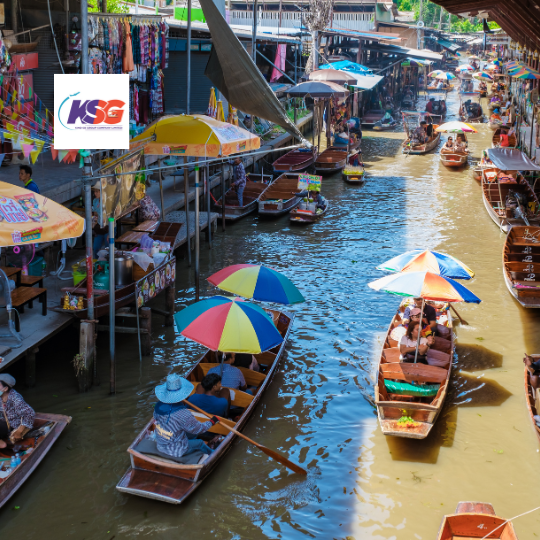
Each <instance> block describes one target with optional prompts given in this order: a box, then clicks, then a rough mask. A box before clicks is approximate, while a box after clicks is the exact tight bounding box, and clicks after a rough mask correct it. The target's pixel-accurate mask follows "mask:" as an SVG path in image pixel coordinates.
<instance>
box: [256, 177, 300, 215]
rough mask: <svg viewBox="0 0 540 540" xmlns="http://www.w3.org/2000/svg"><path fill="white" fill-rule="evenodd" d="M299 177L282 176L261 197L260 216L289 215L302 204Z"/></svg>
mask: <svg viewBox="0 0 540 540" xmlns="http://www.w3.org/2000/svg"><path fill="white" fill-rule="evenodd" d="M298 191H299V190H298V175H297V174H282V175H281V176H279V177H278V178H276V180H274V182H273V184H271V185H270V187H269V188H268V189H267V190H266V191H265V192H264V193H263V194H262V195H261V196H260V197H259V216H262V217H278V216H282V215H284V214H288V213H289V212H290V211H291V210H292V209H293V208H296V207H297V206H298V205H299V204H300V200H301V199H300V197H297V196H296V195H293V193H298Z"/></svg>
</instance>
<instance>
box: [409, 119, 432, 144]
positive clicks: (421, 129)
mask: <svg viewBox="0 0 540 540" xmlns="http://www.w3.org/2000/svg"><path fill="white" fill-rule="evenodd" d="M426 127H427V122H426V121H425V120H422V122H420V125H419V126H418V127H417V128H416V129H415V130H414V131H413V133H412V135H411V143H413V144H426V143H427V141H428V136H427V133H426Z"/></svg>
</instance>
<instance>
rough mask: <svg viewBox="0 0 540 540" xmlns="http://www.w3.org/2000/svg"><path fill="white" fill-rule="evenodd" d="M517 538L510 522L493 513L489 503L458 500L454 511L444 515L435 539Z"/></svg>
mask: <svg viewBox="0 0 540 540" xmlns="http://www.w3.org/2000/svg"><path fill="white" fill-rule="evenodd" d="M481 538H489V539H490V540H497V539H498V540H517V535H516V531H515V530H514V526H513V525H512V523H511V522H507V520H506V519H504V518H501V517H499V516H497V515H496V514H495V510H494V509H493V506H492V505H491V504H489V503H480V502H460V503H459V504H458V505H457V508H456V513H455V514H451V515H448V516H444V518H443V520H442V523H441V527H440V529H439V534H438V535H437V540H474V539H481Z"/></svg>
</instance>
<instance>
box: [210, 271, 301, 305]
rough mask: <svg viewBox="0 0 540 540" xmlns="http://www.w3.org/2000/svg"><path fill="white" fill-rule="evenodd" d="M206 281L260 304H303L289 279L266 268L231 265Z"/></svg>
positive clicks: (298, 292)
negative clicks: (257, 301)
mask: <svg viewBox="0 0 540 540" xmlns="http://www.w3.org/2000/svg"><path fill="white" fill-rule="evenodd" d="M208 281H209V282H210V283H211V284H212V285H214V286H215V287H218V288H220V289H222V290H224V291H228V292H230V293H233V294H237V295H238V296H243V297H244V298H253V299H254V300H259V301H261V302H277V303H278V304H296V303H298V302H305V299H304V297H303V296H302V295H301V294H300V291H299V290H298V289H297V288H296V286H295V285H294V284H293V282H292V281H291V280H290V279H288V278H286V277H285V276H284V275H283V274H280V273H279V272H276V271H275V270H272V269H271V268H267V267H266V266H259V265H255V264H233V265H232V266H227V268H224V269H223V270H220V271H219V272H216V273H215V274H212V275H211V276H210V277H209V278H208Z"/></svg>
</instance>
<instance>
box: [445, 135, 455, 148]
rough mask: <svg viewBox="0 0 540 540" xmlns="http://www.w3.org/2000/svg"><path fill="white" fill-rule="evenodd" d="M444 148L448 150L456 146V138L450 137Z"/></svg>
mask: <svg viewBox="0 0 540 540" xmlns="http://www.w3.org/2000/svg"><path fill="white" fill-rule="evenodd" d="M444 148H445V149H447V150H452V149H453V148H454V140H453V139H452V137H448V140H447V141H446V143H445V145H444Z"/></svg>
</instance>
